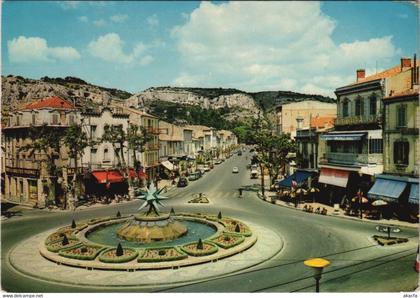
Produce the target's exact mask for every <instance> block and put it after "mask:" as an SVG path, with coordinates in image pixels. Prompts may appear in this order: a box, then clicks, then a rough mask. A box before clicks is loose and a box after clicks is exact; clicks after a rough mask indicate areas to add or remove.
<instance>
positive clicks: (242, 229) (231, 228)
mask: <svg viewBox="0 0 420 298" xmlns="http://www.w3.org/2000/svg"><path fill="white" fill-rule="evenodd" d="M220 222H222V224H223V225H224V226H225V228H226V232H228V233H232V234H238V235H243V236H245V237H249V236H251V235H252V232H251V229H250V228H249V227H248V226H247V225H246V224H244V223H243V222H241V221H239V220H235V219H231V218H222V219H221V220H220ZM237 226H238V227H239V231H237V230H236V227H237Z"/></svg>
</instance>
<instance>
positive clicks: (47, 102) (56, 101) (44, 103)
mask: <svg viewBox="0 0 420 298" xmlns="http://www.w3.org/2000/svg"><path fill="white" fill-rule="evenodd" d="M43 108H52V109H74V108H75V107H74V105H73V104H72V103H71V102H69V101H68V100H65V99H63V98H61V97H58V96H51V97H47V98H43V99H41V100H37V101H34V102H31V103H29V104H27V105H25V106H24V107H23V108H22V109H23V110H27V109H30V110H33V109H43Z"/></svg>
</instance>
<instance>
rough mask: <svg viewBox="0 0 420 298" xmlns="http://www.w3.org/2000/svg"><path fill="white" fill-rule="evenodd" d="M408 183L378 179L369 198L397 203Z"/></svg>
mask: <svg viewBox="0 0 420 298" xmlns="http://www.w3.org/2000/svg"><path fill="white" fill-rule="evenodd" d="M406 186H407V183H406V182H404V181H399V180H392V179H385V178H376V181H375V184H374V185H373V186H372V188H371V189H370V190H369V192H368V194H367V196H368V197H369V198H371V199H376V200H378V199H381V200H384V201H387V202H397V201H398V198H399V197H400V196H401V194H402V192H403V191H404V189H405V188H406Z"/></svg>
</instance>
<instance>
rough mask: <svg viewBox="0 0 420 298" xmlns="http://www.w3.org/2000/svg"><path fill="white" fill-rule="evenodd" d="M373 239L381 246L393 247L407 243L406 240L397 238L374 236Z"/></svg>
mask: <svg viewBox="0 0 420 298" xmlns="http://www.w3.org/2000/svg"><path fill="white" fill-rule="evenodd" d="M373 239H374V240H375V241H376V242H377V243H378V244H379V245H381V246H386V245H394V244H399V243H405V242H408V239H407V238H397V237H390V238H387V237H384V236H378V235H374V236H373Z"/></svg>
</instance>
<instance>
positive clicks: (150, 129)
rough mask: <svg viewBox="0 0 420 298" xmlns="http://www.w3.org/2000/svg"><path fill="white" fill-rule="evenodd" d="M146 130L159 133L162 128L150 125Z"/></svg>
mask: <svg viewBox="0 0 420 298" xmlns="http://www.w3.org/2000/svg"><path fill="white" fill-rule="evenodd" d="M146 131H147V132H148V133H150V134H155V135H158V134H159V133H160V129H159V128H158V127H152V126H148V127H146Z"/></svg>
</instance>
